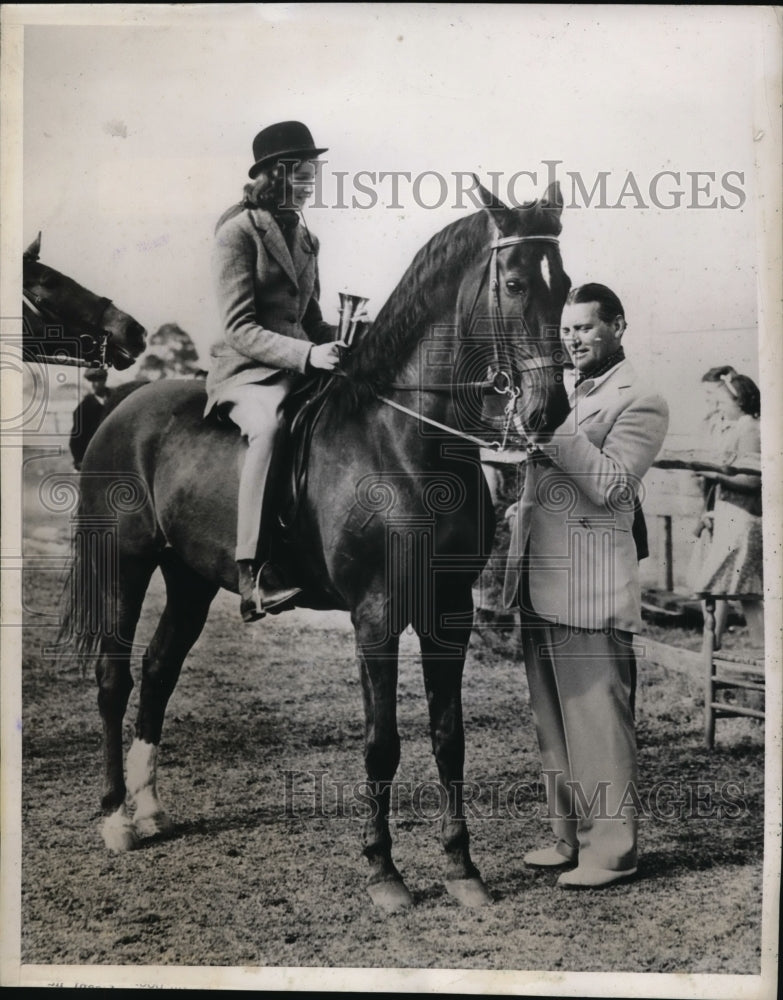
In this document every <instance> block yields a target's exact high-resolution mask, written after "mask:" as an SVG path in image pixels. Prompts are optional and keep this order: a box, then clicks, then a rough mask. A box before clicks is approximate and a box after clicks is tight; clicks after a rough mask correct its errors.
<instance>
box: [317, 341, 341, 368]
mask: <svg viewBox="0 0 783 1000" xmlns="http://www.w3.org/2000/svg"><path fill="white" fill-rule="evenodd" d="M347 346H348V345H347V344H346V343H345V341H344V340H332V341H331V342H330V343H328V344H317V345H316V346H315V347H313V348H312V350H311V351H310V357H309V358H308V361H309V363H310V366H311V367H312V368H320V369H322V370H323V371H327V372H328V371H332V369H334V368H336V367H337V366H338V365H339V364H340V351H341V350H342V349H344V348H346V347H347Z"/></svg>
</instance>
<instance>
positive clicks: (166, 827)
mask: <svg viewBox="0 0 783 1000" xmlns="http://www.w3.org/2000/svg"><path fill="white" fill-rule="evenodd" d="M133 825H134V827H135V830H136V833H137V834H138V835H139V836H140V837H157V836H168V834H170V833H172V832H173V830H174V824H173V822H172V821H171V820H170V819H169V817H168V816H167V815H166V813H165V812H157V813H151V814H150V815H149V816H138V815H137V816H136V818H135V821H134V824H133Z"/></svg>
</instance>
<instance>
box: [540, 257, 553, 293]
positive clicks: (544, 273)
mask: <svg viewBox="0 0 783 1000" xmlns="http://www.w3.org/2000/svg"><path fill="white" fill-rule="evenodd" d="M541 277H542V278H543V279H544V284H545V285H546V287H547V288H548V289H549V290H550V291H551V290H552V275H551V273H550V271H549V258H548V257H547V255H546V254H544V255H543V257H542V258H541Z"/></svg>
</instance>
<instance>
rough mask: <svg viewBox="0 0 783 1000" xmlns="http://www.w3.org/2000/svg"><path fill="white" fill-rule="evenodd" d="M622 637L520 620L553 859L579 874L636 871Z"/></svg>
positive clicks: (630, 665)
mask: <svg viewBox="0 0 783 1000" xmlns="http://www.w3.org/2000/svg"><path fill="white" fill-rule="evenodd" d="M632 638H633V637H632V634H631V633H630V632H621V631H615V632H612V633H609V634H606V633H604V632H587V631H585V630H584V629H575V628H572V627H571V626H568V625H555V624H553V623H552V622H547V621H544V620H543V619H541V618H538V617H537V616H536V615H534V614H531V613H529V612H526V611H523V614H522V648H523V654H524V658H525V668H526V671H527V679H528V686H529V689H530V701H531V707H532V710H533V718H534V721H535V726H536V733H537V735H538V744H539V748H540V752H541V761H542V769H543V775H544V781H545V787H546V790H547V805H548V818H549V819H550V822H551V824H552V829H553V831H554V834H555V836H556V837H557V849H558V850H559V851H560V853H561V854H563V855H564V856H565V857H567V858H574V859H575V858H576V856H577V853H578V858H579V864H580V866H584V867H587V868H603V869H609V870H611V871H623V870H625V869H628V868H633V867H635V865H636V831H637V811H636V808H635V803H637V802H638V796H637V792H636V781H637V767H636V736H635V729H634V720H633V711H632V708H631V690H632V678H633V673H634V666H635V661H634V653H633V648H632V646H631V642H632Z"/></svg>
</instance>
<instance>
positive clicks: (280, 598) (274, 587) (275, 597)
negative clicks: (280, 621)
mask: <svg viewBox="0 0 783 1000" xmlns="http://www.w3.org/2000/svg"><path fill="white" fill-rule="evenodd" d="M301 592H302V588H301V587H292V586H290V585H289V584H288V583H287V581H286V580H285V578H284V577H283V575H282V573H281V572H280V570H279V569H278V568H277V567H276V566H274V565H273V564H272V563H271V562H265V563H264V565H263V566H262V567H261V570H260V572H259V574H258V595H259V597H260V599H261V607H262V608H263V609H264V612H267V611H268V612H269V613H270V614H277V613H278V612H279V611H282V610H283V605H288V603H289V601H290V600H291V598H293V597H296V595H297V594H301Z"/></svg>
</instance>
